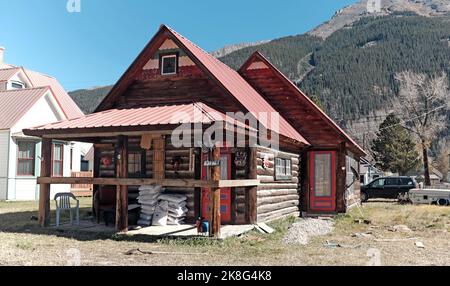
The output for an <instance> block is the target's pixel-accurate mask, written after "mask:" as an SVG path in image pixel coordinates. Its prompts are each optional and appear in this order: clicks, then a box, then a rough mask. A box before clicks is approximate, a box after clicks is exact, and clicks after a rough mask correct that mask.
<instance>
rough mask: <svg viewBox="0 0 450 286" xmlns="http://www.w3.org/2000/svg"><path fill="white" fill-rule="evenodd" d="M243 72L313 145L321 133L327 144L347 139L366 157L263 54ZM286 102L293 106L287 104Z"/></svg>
mask: <svg viewBox="0 0 450 286" xmlns="http://www.w3.org/2000/svg"><path fill="white" fill-rule="evenodd" d="M239 73H240V74H241V75H242V77H243V78H245V79H246V80H247V81H248V82H249V83H250V84H252V85H253V87H254V88H256V89H258V91H259V92H260V93H261V94H263V95H264V97H265V98H266V99H267V100H269V102H270V103H271V104H272V105H274V106H276V107H277V109H278V111H279V112H281V113H283V115H284V116H285V117H286V118H287V119H288V120H289V121H290V122H291V123H292V124H293V125H294V126H295V127H297V128H298V129H299V130H300V132H301V133H302V135H303V136H305V137H306V139H307V140H308V141H310V143H312V144H315V142H316V141H317V138H316V137H317V136H316V135H315V134H318V133H319V132H320V133H321V134H324V135H323V136H324V139H323V140H324V141H329V139H330V138H332V137H334V138H341V140H345V142H346V143H347V144H348V146H349V148H350V150H351V151H353V152H356V153H357V154H359V155H362V156H363V155H366V153H365V151H364V150H363V149H362V148H361V147H360V146H359V145H358V144H357V143H356V142H355V141H354V140H353V139H352V138H351V137H350V136H349V135H348V134H347V133H346V132H345V131H344V130H342V128H340V127H339V126H338V125H337V124H336V123H335V122H334V121H333V120H332V119H331V118H330V117H329V116H328V115H327V114H326V113H325V112H324V111H322V110H321V109H320V108H319V107H318V106H317V105H316V104H315V103H314V102H313V101H312V100H311V99H310V98H309V97H308V96H307V95H306V94H305V93H303V92H302V91H301V90H300V89H299V88H298V87H297V86H296V85H295V84H294V83H293V82H292V81H291V80H290V79H288V78H287V77H286V76H285V75H284V74H283V73H282V72H281V71H280V70H278V69H277V68H276V67H275V66H274V65H273V64H272V63H271V62H270V61H269V60H268V59H267V58H265V57H264V56H263V55H262V54H261V53H259V52H255V53H254V54H253V55H252V56H250V58H249V59H248V60H247V61H246V62H245V63H244V64H243V66H242V67H241V68H240V69H239ZM279 99H282V100H279ZM286 101H288V102H291V104H286ZM300 109H301V110H300ZM313 121H320V122H321V123H320V122H319V124H320V126H319V125H318V126H314V125H313V124H318V122H313ZM323 123H325V125H324V124H323ZM306 126H308V127H309V126H311V130H313V131H314V132H316V133H314V134H313V133H312V132H309V131H308V130H307V129H306V128H305V127H306ZM325 133H326V134H325ZM325 135H326V136H325ZM315 145H316V144H315ZM317 145H320V144H317Z"/></svg>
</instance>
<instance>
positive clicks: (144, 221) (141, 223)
mask: <svg viewBox="0 0 450 286" xmlns="http://www.w3.org/2000/svg"><path fill="white" fill-rule="evenodd" d="M150 223H151V221H150V220H145V219H140V220H138V222H137V224H138V225H142V226H150Z"/></svg>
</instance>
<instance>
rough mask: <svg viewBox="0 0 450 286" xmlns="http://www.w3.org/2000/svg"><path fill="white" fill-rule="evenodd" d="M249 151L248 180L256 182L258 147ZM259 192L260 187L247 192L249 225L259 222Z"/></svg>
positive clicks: (250, 188) (251, 188)
mask: <svg viewBox="0 0 450 286" xmlns="http://www.w3.org/2000/svg"><path fill="white" fill-rule="evenodd" d="M248 150H249V158H248V161H249V167H248V178H249V179H253V180H256V179H258V173H257V168H258V167H257V164H258V163H257V157H258V155H257V149H256V147H250V148H248ZM257 191H258V187H256V186H254V187H249V188H248V189H247V192H246V195H245V196H246V210H247V211H246V219H247V223H250V224H254V223H256V222H257V219H258V218H257V216H258V212H257V202H256V200H257Z"/></svg>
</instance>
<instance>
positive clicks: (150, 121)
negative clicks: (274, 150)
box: [31, 103, 249, 131]
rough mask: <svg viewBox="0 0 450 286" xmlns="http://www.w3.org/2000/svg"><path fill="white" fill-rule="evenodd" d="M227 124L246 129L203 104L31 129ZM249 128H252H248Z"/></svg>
mask: <svg viewBox="0 0 450 286" xmlns="http://www.w3.org/2000/svg"><path fill="white" fill-rule="evenodd" d="M215 121H224V122H228V123H232V124H236V123H237V124H236V125H238V126H241V127H244V125H243V124H242V123H240V122H235V121H234V120H233V119H232V118H230V117H228V116H226V115H225V114H223V113H220V112H218V111H217V110H215V109H213V108H211V107H209V106H207V105H205V104H202V103H191V104H182V105H167V106H156V107H146V108H133V109H110V110H106V111H101V112H97V113H92V114H89V115H85V116H83V117H79V118H76V119H71V120H65V121H60V122H56V123H51V124H47V125H43V126H39V127H35V128H32V129H31V130H35V131H36V130H68V129H70V130H74V129H85V128H105V127H131V126H151V125H179V124H182V123H203V124H211V123H213V122H215ZM245 127H246V128H249V127H248V126H245Z"/></svg>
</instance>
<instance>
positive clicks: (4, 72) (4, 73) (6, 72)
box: [0, 67, 20, 82]
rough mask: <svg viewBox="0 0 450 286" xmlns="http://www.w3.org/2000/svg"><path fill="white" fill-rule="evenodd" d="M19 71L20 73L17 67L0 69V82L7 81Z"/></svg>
mask: <svg viewBox="0 0 450 286" xmlns="http://www.w3.org/2000/svg"><path fill="white" fill-rule="evenodd" d="M19 71H20V68H17V67H14V68H6V69H0V82H3V81H8V80H9V79H10V78H11V77H13V76H14V75H15V74H16V73H17V72H19Z"/></svg>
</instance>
